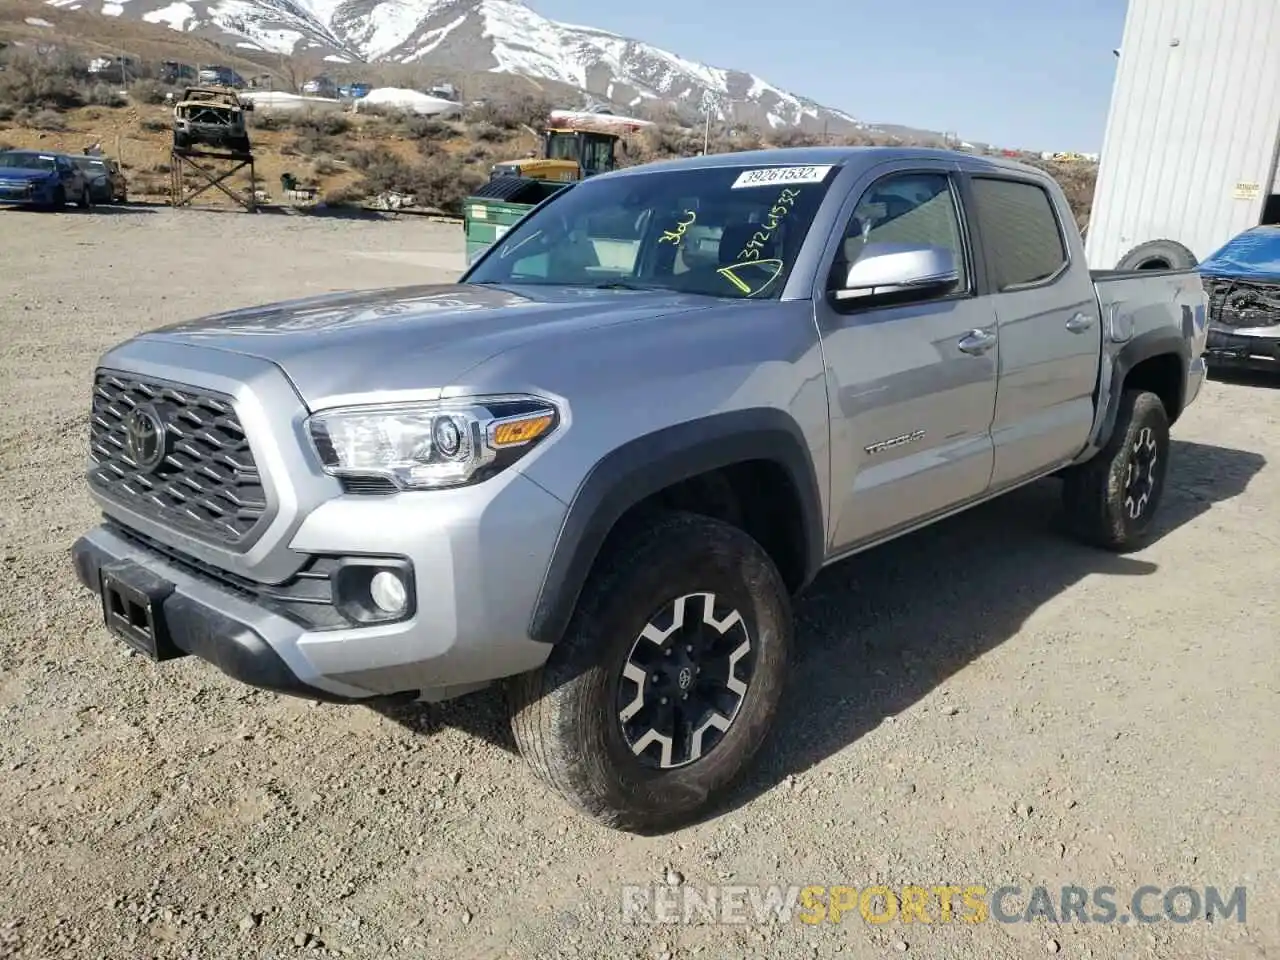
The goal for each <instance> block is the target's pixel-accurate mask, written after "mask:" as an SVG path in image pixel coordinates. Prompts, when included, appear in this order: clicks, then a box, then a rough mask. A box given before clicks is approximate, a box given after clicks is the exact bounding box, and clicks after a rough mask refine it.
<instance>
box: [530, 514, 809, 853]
mask: <svg viewBox="0 0 1280 960" xmlns="http://www.w3.org/2000/svg"><path fill="white" fill-rule="evenodd" d="M791 630H792V627H791V609H790V602H789V599H788V592H787V589H786V586H785V584H784V583H783V581H782V577H781V576H780V575H779V573H778V571H777V568H776V567H775V566H774V564H773V561H772V560H771V559H770V558H769V556H768V554H766V553H765V551H764V550H763V548H761V546H760V545H759V544H758V543H756V541H755V540H753V539H752V538H751V537H750V536H748V535H747V534H746V533H744V532H743V531H741V530H739V529H738V528H736V527H733V526H731V525H729V524H726V523H723V522H721V521H718V520H713V519H711V518H709V517H704V516H700V515H696V514H689V513H661V514H657V515H655V516H654V517H653V518H652V519H651V521H648V522H646V523H645V524H644V526H643V527H638V528H637V529H635V530H633V531H631V532H629V533H627V534H625V535H623V536H622V537H620V538H618V539H617V540H616V542H614V543H613V545H612V546H610V547H608V548H607V553H606V554H604V555H602V557H601V559H600V561H598V563H597V567H596V569H595V570H594V571H593V573H592V575H591V577H590V578H589V579H588V582H587V585H586V587H584V589H583V592H582V596H581V598H580V599H579V603H578V607H577V609H576V611H575V613H574V616H573V619H572V621H571V622H570V625H569V628H568V630H567V631H566V633H565V636H564V638H563V639H562V640H561V641H560V643H559V644H557V645H556V647H555V649H554V650H553V651H552V654H551V657H550V658H549V659H548V661H547V663H546V665H545V666H543V667H542V668H541V669H540V670H536V671H533V672H532V673H528V674H524V675H522V676H520V677H517V678H515V679H514V680H513V681H512V683H511V685H510V694H511V698H510V704H511V707H510V708H511V725H512V730H513V732H514V734H515V739H516V742H517V744H518V745H519V747H520V751H521V753H522V754H523V755H524V757H525V759H526V760H528V762H529V764H530V766H531V767H532V768H533V769H534V771H535V772H536V773H537V774H538V775H539V776H541V777H542V778H543V779H544V780H546V781H547V782H548V783H549V784H551V785H552V786H553V787H555V788H556V789H557V790H558V791H559V792H560V793H561V794H562V795H563V796H564V797H565V798H567V799H568V800H569V802H570V803H572V804H573V805H574V806H576V807H577V808H578V809H580V810H581V811H583V812H584V813H586V814H587V815H588V816H590V817H592V818H593V819H595V820H597V821H599V822H601V823H604V824H606V825H608V826H611V827H615V828H617V829H622V830H629V831H638V832H639V831H656V830H667V829H672V828H674V827H677V826H680V825H683V824H684V823H687V822H688V821H690V820H692V819H693V818H695V817H696V816H697V815H698V814H700V813H702V812H703V811H704V810H705V809H706V808H708V807H709V806H710V805H712V804H713V803H714V802H715V801H716V800H717V799H719V798H720V797H721V796H722V795H723V794H724V792H725V791H726V790H727V789H728V788H729V787H730V786H731V785H732V784H733V783H734V782H735V781H736V780H737V779H738V778H739V777H740V776H741V775H742V774H743V773H744V772H745V771H746V770H747V768H748V767H749V765H750V763H751V761H752V759H753V758H754V756H755V755H756V753H757V751H758V750H759V749H760V746H761V745H762V743H763V742H764V740H765V736H766V734H767V732H768V729H769V727H770V725H771V723H772V721H773V717H774V714H775V713H776V711H777V706H778V700H779V698H780V696H781V693H782V689H783V685H784V683H785V679H786V672H787V661H788V657H789V650H790V646H791Z"/></svg>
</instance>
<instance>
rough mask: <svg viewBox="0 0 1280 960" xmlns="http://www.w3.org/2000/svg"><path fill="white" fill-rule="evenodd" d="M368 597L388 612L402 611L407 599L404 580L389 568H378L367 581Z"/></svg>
mask: <svg viewBox="0 0 1280 960" xmlns="http://www.w3.org/2000/svg"><path fill="white" fill-rule="evenodd" d="M369 598H370V599H371V600H372V601H373V603H374V605H375V606H376V607H377V608H378V609H379V610H381V611H382V612H383V613H389V614H397V613H402V612H404V608H405V604H406V603H407V602H408V599H409V597H408V594H407V593H406V592H405V589H404V581H403V580H401V579H400V578H399V577H398V576H396V575H395V574H394V573H392V572H391V571H390V570H380V571H378V572H377V573H375V574H374V575H373V579H371V580H370V581H369Z"/></svg>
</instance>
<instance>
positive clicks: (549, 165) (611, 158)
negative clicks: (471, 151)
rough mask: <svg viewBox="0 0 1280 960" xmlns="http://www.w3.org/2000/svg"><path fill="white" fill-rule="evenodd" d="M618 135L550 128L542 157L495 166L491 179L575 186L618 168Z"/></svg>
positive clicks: (526, 158) (490, 174)
mask: <svg viewBox="0 0 1280 960" xmlns="http://www.w3.org/2000/svg"><path fill="white" fill-rule="evenodd" d="M620 139H621V137H620V136H619V135H618V134H616V133H603V132H601V131H598V130H575V129H571V128H568V127H549V128H548V129H547V130H546V131H545V132H544V133H543V135H542V156H540V157H539V156H537V155H535V154H534V153H533V152H532V151H530V155H529V156H527V157H524V158H522V159H520V160H506V161H504V162H502V163H495V164H494V165H493V168H492V169H491V170H490V171H489V176H490V177H491V178H494V179H496V178H498V177H525V178H527V179H530V180H543V181H550V182H553V183H573V182H575V181H578V180H582V179H584V178H585V177H590V176H593V175H595V174H597V173H604V172H605V171H607V170H613V169H614V168H615V167H616V166H617V154H616V151H617V145H618V141H619V140H620Z"/></svg>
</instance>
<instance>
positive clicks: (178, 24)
mask: <svg viewBox="0 0 1280 960" xmlns="http://www.w3.org/2000/svg"><path fill="white" fill-rule="evenodd" d="M142 19H143V20H145V21H146V22H147V23H163V24H164V25H165V26H166V27H170V28H172V29H174V30H185V29H187V24H188V23H191V22H192V21H194V20H195V19H196V12H195V10H194V9H193V8H192V6H191V4H189V3H184V2H182V0H178V2H177V3H171V4H169V5H168V6H167V7H161V8H160V9H159V10H152V11H151V12H149V13H144V14H143V15H142Z"/></svg>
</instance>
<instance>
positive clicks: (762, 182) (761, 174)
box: [733, 163, 831, 190]
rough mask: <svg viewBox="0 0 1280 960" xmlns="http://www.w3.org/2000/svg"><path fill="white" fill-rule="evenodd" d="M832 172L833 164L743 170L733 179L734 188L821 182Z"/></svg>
mask: <svg viewBox="0 0 1280 960" xmlns="http://www.w3.org/2000/svg"><path fill="white" fill-rule="evenodd" d="M830 172H831V164H829V163H828V164H823V165H821V166H816V167H762V168H760V169H758V170H743V171H742V173H740V174H738V179H737V180H735V181H733V189H734V190H741V189H742V188H743V187H767V186H770V185H771V184H775V183H821V182H822V181H823V180H824V179H826V176H827V174H828V173H830Z"/></svg>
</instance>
